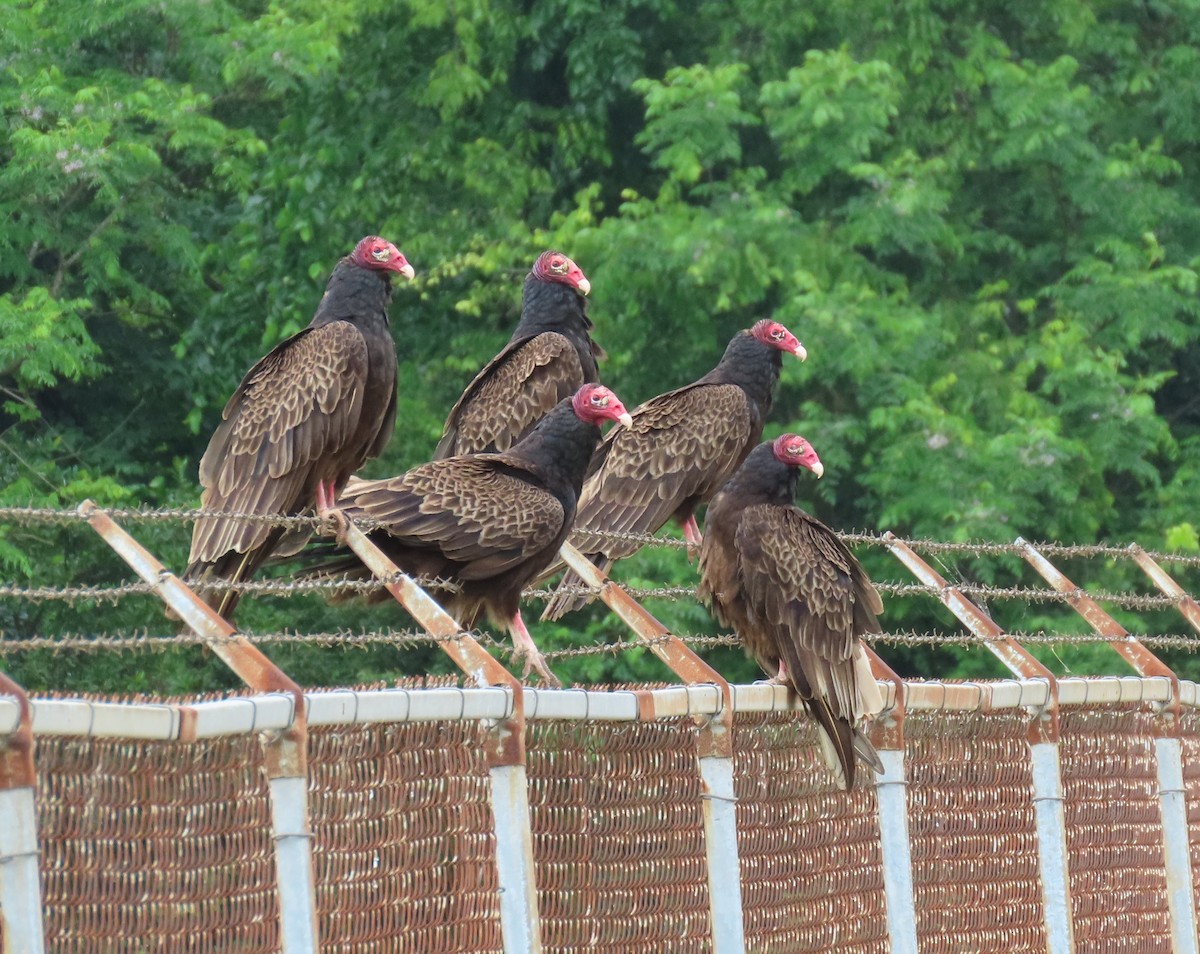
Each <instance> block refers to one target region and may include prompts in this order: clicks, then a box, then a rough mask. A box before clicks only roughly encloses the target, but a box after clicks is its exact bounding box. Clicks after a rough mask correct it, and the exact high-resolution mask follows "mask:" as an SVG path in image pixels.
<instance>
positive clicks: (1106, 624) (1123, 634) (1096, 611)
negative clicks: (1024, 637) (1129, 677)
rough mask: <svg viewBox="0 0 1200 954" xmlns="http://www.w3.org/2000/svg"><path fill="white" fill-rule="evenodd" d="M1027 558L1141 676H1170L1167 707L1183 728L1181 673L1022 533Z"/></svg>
mask: <svg viewBox="0 0 1200 954" xmlns="http://www.w3.org/2000/svg"><path fill="white" fill-rule="evenodd" d="M1014 542H1015V543H1016V545H1017V546H1018V547H1020V548H1021V555H1022V556H1023V557H1024V558H1025V560H1026V562H1027V563H1029V565H1030V566H1032V567H1033V568H1034V569H1035V570H1037V571H1038V573H1040V574H1041V576H1042V578H1043V579H1044V580H1045V581H1046V582H1047V583H1049V584H1050V585H1051V586H1052V587H1054V588H1055V589H1056V590H1058V591H1059V592H1060V593H1062V594H1063V595H1064V596H1065V597H1066V599H1067V602H1068V603H1070V604H1071V606H1072V607H1073V608H1074V609H1075V611H1076V612H1077V613H1079V615H1080V616H1082V617H1083V618H1084V619H1085V620H1087V622H1088V625H1089V626H1091V627H1092V629H1093V630H1095V631H1096V632H1097V633H1098V634H1099V635H1101V636H1103V637H1105V638H1106V639H1107V640H1108V643H1109V645H1110V646H1112V648H1113V649H1115V650H1116V651H1117V653H1118V654H1119V655H1120V656H1121V658H1122V659H1124V660H1125V661H1126V662H1127V663H1129V665H1130V666H1131V667H1132V668H1133V671H1134V672H1136V673H1137V674H1138V675H1139V676H1155V677H1161V678H1164V679H1167V680H1169V681H1170V684H1171V702H1170V703H1169V704H1168V706H1167V708H1168V709H1169V710H1170V712H1171V715H1172V716H1173V725H1172V734H1177V733H1178V731H1179V715H1180V713H1179V706H1180V702H1179V677H1178V676H1176V675H1175V672H1174V670H1172V669H1171V667H1170V666H1168V665H1167V664H1166V663H1164V662H1163V661H1162V660H1161V659H1159V658H1158V657H1157V656H1155V655H1154V653H1152V652H1151V651H1150V650H1149V649H1147V648H1146V647H1145V646H1144V645H1142V643H1141V642H1140V641H1139V640H1138V639H1137V637H1136V636H1131V635H1130V633H1129V631H1128V630H1127V629H1125V627H1124V626H1122V625H1121V624H1120V623H1118V622H1117V621H1116V620H1115V619H1113V618H1112V616H1110V615H1109V614H1108V613H1106V612H1105V611H1104V609H1103V608H1101V606H1100V604H1099V603H1097V602H1096V601H1095V600H1093V599H1092V598H1091V597H1090V596H1088V595H1087V594H1086V593H1084V591H1083V589H1082V588H1081V587H1078V586H1076V585H1075V584H1074V583H1072V582H1071V580H1070V579H1069V578H1068V577H1067V576H1066V574H1065V573H1063V572H1062V571H1061V570H1060V569H1059V568H1058V567H1056V566H1055V565H1054V564H1053V563H1051V562H1050V561H1049V560H1047V559H1046V558H1045V557H1044V556H1043V555H1042V554H1041V553H1039V552H1038V551H1037V549H1036V548H1035V547H1034V546H1033V545H1032V544H1031V543H1029V542H1028V541H1027V540H1025V539H1024V538H1022V537H1017V539H1016V540H1015V541H1014Z"/></svg>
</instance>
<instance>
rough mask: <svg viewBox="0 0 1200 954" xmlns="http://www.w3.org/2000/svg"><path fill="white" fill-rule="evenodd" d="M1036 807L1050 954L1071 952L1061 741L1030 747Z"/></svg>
mask: <svg viewBox="0 0 1200 954" xmlns="http://www.w3.org/2000/svg"><path fill="white" fill-rule="evenodd" d="M1029 748H1030V760H1031V767H1032V769H1033V810H1034V815H1035V817H1036V819H1037V836H1038V869H1039V871H1040V872H1041V876H1042V916H1043V919H1044V921H1045V925H1046V950H1047V951H1048V952H1049V954H1071V952H1072V951H1074V950H1075V932H1074V928H1073V926H1072V923H1071V883H1070V880H1069V877H1068V873H1067V825H1066V819H1065V817H1064V815H1063V792H1062V773H1061V771H1060V769H1059V763H1058V743H1057V742H1036V743H1034V744H1033V745H1031V746H1030V747H1029Z"/></svg>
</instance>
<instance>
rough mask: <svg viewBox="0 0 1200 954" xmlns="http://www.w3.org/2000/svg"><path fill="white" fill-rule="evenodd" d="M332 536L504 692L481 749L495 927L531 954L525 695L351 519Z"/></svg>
mask: <svg viewBox="0 0 1200 954" xmlns="http://www.w3.org/2000/svg"><path fill="white" fill-rule="evenodd" d="M338 539H339V542H341V543H344V544H345V545H346V546H348V547H349V548H350V549H351V550H353V551H354V553H355V555H356V556H357V557H358V558H359V559H360V560H362V561H363V563H364V564H365V565H366V566H367V568H368V569H370V571H371V572H372V573H374V574H375V576H376V578H377V579H378V580H379V581H380V582H381V583H382V584H383V585H384V587H385V588H386V589H387V591H388V592H389V593H390V594H391V595H392V596H393V597H394V598H395V600H396V602H398V603H399V604H400V605H401V606H403V607H404V608H405V609H406V610H408V612H409V614H410V615H411V616H412V617H413V619H415V620H416V621H417V622H418V623H420V624H421V626H423V627H424V628H425V630H426V632H428V633H429V634H430V635H432V636H436V637H438V645H439V646H441V647H442V649H443V650H444V651H445V653H446V655H448V656H449V657H450V658H451V659H453V660H454V662H455V663H456V664H457V665H458V667H459V668H460V669H461V670H462V671H463V672H464V673H465V674H466V675H467V676H468V678H470V679H471V680H472V681H474V683H475V684H476V685H477V686H480V687H484V686H501V687H503V688H504V689H507V690H508V695H509V698H510V700H511V701H510V706H511V708H510V710H509V714H508V716H507V717H505V718H503V719H499V720H497V721H496V723H495V724H494V725H493V726H492V728H491V729H490V731H489V732H488V745H487V751H486V754H487V761H488V775H489V777H490V780H491V796H492V797H491V802H492V826H493V830H494V832H495V837H496V870H497V873H498V875H499V881H500V932H501V937H502V938H503V942H504V952H505V954H539V952H540V951H541V950H542V927H541V918H540V914H539V912H538V896H537V879H536V877H535V869H534V865H533V826H532V822H531V819H530V814H529V782H528V779H527V777H526V774H525V694H524V692H523V690H522V688H521V684H520V683H519V682H518V681H517V680H516V678H514V676H513V675H512V673H510V672H509V671H508V670H507V669H505V668H504V667H503V666H502V665H501V664H500V663H499V661H498V660H496V659H494V658H493V657H492V655H491V654H490V653H489V652H488V651H487V650H486V649H484V648H483V647H482V646H481V645H479V642H478V641H477V640H475V639H474V638H472V637H471V635H470V634H469V633H465V632H463V629H462V627H461V626H459V625H458V622H457V621H456V620H455V619H454V617H452V616H451V615H450V614H449V613H447V612H446V611H445V610H444V609H442V608H441V607H440V606H439V605H438V604H437V602H436V601H435V600H434V599H433V597H431V596H430V595H429V594H428V593H426V592H425V591H424V590H423V589H421V587H420V586H418V585H417V583H416V581H414V580H413V579H412V578H411V577H409V576H408V575H407V574H405V573H404V572H403V571H402V570H401V569H400V568H399V567H398V566H396V564H395V563H393V562H392V561H391V560H389V559H388V558H387V556H386V555H385V554H384V552H383V551H382V550H380V549H379V547H377V546H375V544H374V543H372V542H371V540H370V538H369V537H368V536H367V535H366V534H365V533H363V531H362V530H361V529H360V528H359V527H357V526H356V525H355V524H354V521H353V520H350V519H349V518H347V519H346V520H345V521H344V526H342V527H341V528H340V529H339V533H338Z"/></svg>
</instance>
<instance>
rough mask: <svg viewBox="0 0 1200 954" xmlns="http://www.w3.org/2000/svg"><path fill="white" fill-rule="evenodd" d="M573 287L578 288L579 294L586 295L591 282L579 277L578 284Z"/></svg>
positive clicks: (589, 290)
mask: <svg viewBox="0 0 1200 954" xmlns="http://www.w3.org/2000/svg"><path fill="white" fill-rule="evenodd" d="M575 287H576V288H578V289H579V294H581V295H584V296H586V295H588V294H590V293H591V290H592V283H591V282H589V281H588V280H587V279H586V278H581V279H579V284H578V285H576V286H575Z"/></svg>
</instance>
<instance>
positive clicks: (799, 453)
mask: <svg viewBox="0 0 1200 954" xmlns="http://www.w3.org/2000/svg"><path fill="white" fill-rule="evenodd" d="M772 447H773V449H774V451H775V459H776V460H778V461H780V462H782V463H784V464H787V465H788V466H789V467H807V468H808V469H809V470H811V471H812V472H813V473H814V474H816V475H817V477H818V478H820V476H821V475H822V474H824V473H825V467H824V465H822V463H821V458H819V457H818V456H817V452H816V451H815V450H813V449H812V444H810V443H809V442H808V441H806V440H805V439H804V438H803V437H801V436H800V435H799V434H784V435H782V436H781V437H777V438H775V443H774V444H773V445H772Z"/></svg>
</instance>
